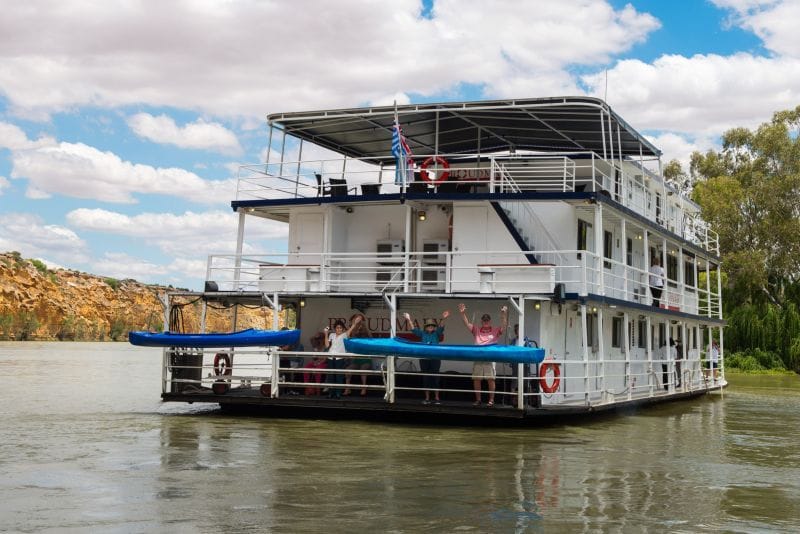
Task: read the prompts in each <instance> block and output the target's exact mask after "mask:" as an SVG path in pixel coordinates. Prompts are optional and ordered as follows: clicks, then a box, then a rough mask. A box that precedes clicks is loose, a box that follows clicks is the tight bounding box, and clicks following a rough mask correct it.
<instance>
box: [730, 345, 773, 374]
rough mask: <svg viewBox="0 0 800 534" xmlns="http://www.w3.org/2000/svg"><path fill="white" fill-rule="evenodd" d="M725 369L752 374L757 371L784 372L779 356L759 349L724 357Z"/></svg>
mask: <svg viewBox="0 0 800 534" xmlns="http://www.w3.org/2000/svg"><path fill="white" fill-rule="evenodd" d="M725 368H726V369H735V370H738V371H742V372H747V373H752V372H758V371H768V370H777V371H785V370H786V367H785V366H784V365H783V361H781V358H780V356H778V355H777V354H775V353H774V352H771V351H767V350H761V349H747V350H744V351H742V352H734V353H733V354H726V355H725Z"/></svg>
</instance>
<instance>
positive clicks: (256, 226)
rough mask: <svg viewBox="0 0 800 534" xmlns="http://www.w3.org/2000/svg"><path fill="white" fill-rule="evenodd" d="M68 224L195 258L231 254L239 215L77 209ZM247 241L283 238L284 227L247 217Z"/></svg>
mask: <svg viewBox="0 0 800 534" xmlns="http://www.w3.org/2000/svg"><path fill="white" fill-rule="evenodd" d="M67 222H68V223H69V224H70V225H71V226H74V227H76V228H80V229H81V230H88V231H95V232H104V233H108V234H113V235H119V236H124V237H131V238H136V239H141V240H142V241H144V242H145V243H147V244H149V245H153V246H155V247H157V248H158V249H159V250H160V251H161V252H163V253H164V254H167V255H169V256H173V257H184V258H185V257H191V258H198V257H199V256H201V255H204V254H232V253H233V252H234V251H235V250H234V248H235V245H236V228H237V224H238V215H236V214H235V213H233V212H230V211H228V212H224V211H208V212H204V213H194V212H190V211H187V212H185V213H183V214H181V215H175V214H172V213H141V214H139V215H135V216H130V215H125V214H122V213H117V212H113V211H108V210H103V209H88V208H80V209H77V210H73V211H71V212H69V213H68V214H67ZM246 229H247V232H246V233H247V237H248V239H249V240H250V241H259V240H271V239H285V238H286V237H287V235H288V234H287V226H286V225H285V224H282V223H277V222H274V221H260V220H257V219H255V218H253V217H249V218H248V220H247V223H246Z"/></svg>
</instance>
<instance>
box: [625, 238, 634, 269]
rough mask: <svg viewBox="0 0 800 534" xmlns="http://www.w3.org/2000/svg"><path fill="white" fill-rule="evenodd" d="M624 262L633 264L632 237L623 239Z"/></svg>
mask: <svg viewBox="0 0 800 534" xmlns="http://www.w3.org/2000/svg"><path fill="white" fill-rule="evenodd" d="M625 254H626V256H627V257H626V258H625V263H626V265H633V239H631V238H630V237H629V238H628V239H626V240H625Z"/></svg>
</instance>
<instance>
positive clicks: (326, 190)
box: [314, 172, 331, 197]
mask: <svg viewBox="0 0 800 534" xmlns="http://www.w3.org/2000/svg"><path fill="white" fill-rule="evenodd" d="M314 178H316V179H317V196H318V197H324V196H326V195H330V194H331V188H330V187H325V185H324V184H323V183H322V175H321V174H320V173H318V172H315V173H314Z"/></svg>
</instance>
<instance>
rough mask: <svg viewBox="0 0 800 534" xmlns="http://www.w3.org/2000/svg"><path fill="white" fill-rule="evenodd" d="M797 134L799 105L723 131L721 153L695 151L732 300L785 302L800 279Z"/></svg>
mask: <svg viewBox="0 0 800 534" xmlns="http://www.w3.org/2000/svg"><path fill="white" fill-rule="evenodd" d="M799 133H800V106H798V107H797V108H795V109H794V110H788V111H780V112H778V113H775V115H774V116H773V118H772V121H771V122H768V123H765V124H762V125H761V126H759V127H758V128H757V129H756V130H748V129H746V128H734V129H732V130H729V131H727V132H725V134H724V135H723V137H722V150H721V151H719V152H717V151H709V152H707V153H706V154H700V153H695V154H693V155H692V160H691V167H690V174H691V177H692V180H693V181H694V189H693V192H692V197H693V199H694V200H695V201H696V202H697V203H698V204H699V205H700V206H701V210H702V216H703V218H704V219H705V220H706V221H708V222H710V223H711V224H712V226H713V227H714V229H715V230H716V231H717V232H718V233H719V238H720V249H721V252H722V258H723V262H724V263H725V266H726V271H727V272H728V275H729V288H728V289H729V290H731V289H733V290H734V291H733V294H732V295H731V296H732V297H733V301H732V303H733V304H740V303H743V302H764V301H769V302H772V303H773V304H776V305H779V306H782V305H783V303H784V300H785V297H786V295H785V290H786V287H787V286H788V285H793V284H795V283H796V282H798V280H799V279H800V263H798V258H800V172H799V171H800V136H798V134H799Z"/></svg>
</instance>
